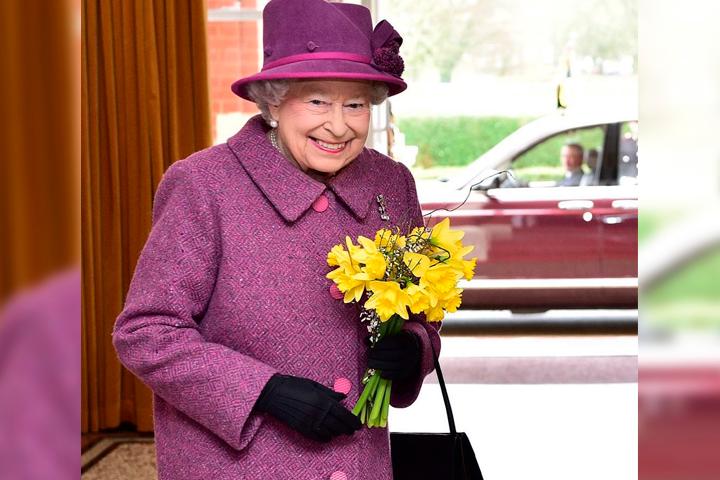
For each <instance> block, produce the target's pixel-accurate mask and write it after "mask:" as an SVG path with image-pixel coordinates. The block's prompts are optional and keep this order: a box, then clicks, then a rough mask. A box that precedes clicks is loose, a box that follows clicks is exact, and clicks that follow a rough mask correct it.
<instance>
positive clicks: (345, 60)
mask: <svg viewBox="0 0 720 480" xmlns="http://www.w3.org/2000/svg"><path fill="white" fill-rule="evenodd" d="M263 28H264V32H263V52H264V61H263V68H262V70H261V71H260V72H259V73H256V74H255V75H251V76H249V77H245V78H241V79H240V80H238V81H236V82H235V83H233V84H232V91H233V92H234V93H235V94H236V95H239V96H240V97H242V98H244V99H246V100H252V99H251V98H250V97H249V96H248V94H247V86H248V84H249V83H251V82H255V81H258V80H276V79H293V78H295V79H301V78H328V79H330V78H333V79H350V80H371V81H378V82H385V84H387V86H388V88H389V92H388V95H395V94H398V93H400V92H402V91H403V90H405V88H407V85H406V84H405V82H404V81H403V80H402V78H400V75H402V72H403V70H404V67H405V65H404V63H403V60H402V57H400V54H399V51H400V45H402V37H401V36H400V35H399V34H398V33H397V32H396V31H395V29H394V28H393V27H392V25H390V23H388V22H387V21H385V20H383V21H381V22H380V23H378V24H377V26H376V27H375V29H374V30H373V28H372V17H371V16H370V10H368V9H367V8H365V7H363V6H361V5H355V4H351V3H330V2H326V1H325V0H271V1H270V2H269V3H268V4H267V5H266V6H265V9H264V10H263Z"/></svg>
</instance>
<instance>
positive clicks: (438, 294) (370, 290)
mask: <svg viewBox="0 0 720 480" xmlns="http://www.w3.org/2000/svg"><path fill="white" fill-rule="evenodd" d="M463 236H464V232H462V231H460V230H451V229H450V221H449V220H448V219H447V218H446V219H444V220H443V221H441V222H440V223H438V224H437V225H435V226H434V227H432V228H426V227H417V228H414V229H413V230H412V231H411V232H410V233H409V234H403V232H401V231H400V230H399V229H395V231H393V230H389V229H382V230H380V231H378V232H377V233H376V234H375V239H374V241H373V240H370V239H369V238H366V237H363V236H360V237H358V239H357V242H358V245H356V244H354V243H353V242H352V240H351V239H350V237H345V245H342V244H340V245H335V246H334V247H333V248H332V250H331V251H330V253H328V257H327V262H328V265H330V266H331V267H337V268H335V269H334V270H333V271H331V272H330V273H328V274H327V278H329V279H331V280H333V281H334V282H335V284H336V285H337V287H338V289H339V290H340V291H341V292H342V293H343V294H344V301H345V303H350V302H358V303H360V302H361V300H362V299H363V298H364V299H365V301H364V303H363V305H362V307H363V308H362V311H361V314H360V320H361V321H362V322H367V323H368V326H367V329H368V332H369V333H370V346H371V347H373V346H374V345H375V344H376V343H377V342H378V341H379V340H380V339H381V338H383V337H384V336H385V335H394V334H396V333H398V332H399V331H400V330H401V329H402V326H403V322H404V321H405V320H407V319H408V318H409V314H408V311H410V312H412V313H415V314H420V313H424V314H425V316H426V319H427V320H428V321H429V322H439V321H441V320H442V319H443V318H444V317H445V312H454V311H456V310H457V309H458V307H459V306H460V302H461V294H462V289H459V288H457V284H458V281H459V280H460V279H461V278H463V277H464V278H465V279H467V280H469V279H471V278H472V277H473V272H474V270H475V262H476V260H477V259H475V258H473V259H470V260H465V259H464V257H465V255H467V254H468V253H470V251H472V249H473V247H472V246H469V247H465V246H463V244H462V242H461V240H462V238H463ZM362 383H363V385H364V386H365V387H364V389H363V392H362V394H361V395H360V398H359V399H358V402H357V404H356V405H355V407H354V408H353V413H354V414H355V415H358V416H359V417H360V420H361V421H362V422H363V423H364V424H366V425H367V426H368V427H385V426H387V416H388V411H389V409H390V389H391V386H392V382H391V381H390V380H387V379H384V378H381V377H380V374H379V373H378V372H377V371H375V370H373V369H368V370H367V372H366V374H365V376H364V378H363V380H362Z"/></svg>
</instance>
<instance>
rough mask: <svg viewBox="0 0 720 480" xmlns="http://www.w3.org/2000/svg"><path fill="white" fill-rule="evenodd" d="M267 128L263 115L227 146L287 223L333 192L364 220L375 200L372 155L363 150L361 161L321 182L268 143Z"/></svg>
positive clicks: (374, 174) (251, 121)
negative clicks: (325, 193)
mask: <svg viewBox="0 0 720 480" xmlns="http://www.w3.org/2000/svg"><path fill="white" fill-rule="evenodd" d="M267 131H268V127H267V126H266V125H265V122H264V120H263V119H262V117H261V116H260V115H257V116H255V117H253V118H251V119H250V120H248V122H247V123H246V124H245V126H244V127H243V128H242V129H241V130H240V131H239V132H238V133H236V134H235V135H234V136H232V137H231V138H229V139H228V142H227V144H228V146H229V147H230V149H231V150H232V152H233V153H234V154H235V156H236V157H237V159H238V160H239V162H240V164H241V165H242V166H243V168H244V169H245V171H246V172H247V173H248V175H249V176H250V178H251V179H252V181H253V182H254V183H255V184H256V185H257V186H258V188H259V189H260V191H262V193H263V195H265V197H266V198H267V199H268V201H269V202H270V203H271V204H272V205H273V207H274V208H275V209H276V210H277V211H278V213H280V215H281V216H282V217H283V218H284V219H285V220H286V221H288V222H295V221H296V220H297V219H299V218H300V217H301V216H302V215H303V214H304V213H305V212H306V211H307V210H308V209H309V208H310V207H311V206H312V204H313V202H314V201H315V200H317V198H318V197H319V196H320V195H322V193H323V192H324V191H325V190H326V188H330V189H331V190H332V191H333V192H335V194H336V195H337V196H338V197H339V198H340V200H341V201H342V202H343V203H344V204H345V205H346V206H347V207H348V208H349V209H350V210H351V211H352V212H353V214H354V215H355V216H356V217H358V218H360V219H364V218H365V216H366V215H367V213H368V210H369V208H370V204H371V202H372V200H373V198H374V195H375V194H374V192H373V191H372V188H371V186H372V185H373V184H374V183H375V182H373V180H374V179H375V180H376V179H377V178H380V177H377V175H378V174H379V173H380V172H379V171H376V170H378V165H377V162H376V160H375V158H374V155H373V154H372V152H371V151H370V150H368V149H366V148H365V149H363V151H362V152H361V153H360V155H359V156H358V158H356V159H355V160H353V161H352V162H351V163H350V164H349V165H347V166H346V167H345V168H343V169H342V170H340V171H339V172H338V173H337V174H336V175H334V176H333V177H331V178H330V179H329V180H328V181H327V184H325V183H322V182H319V181H317V180H315V179H313V178H312V177H310V176H309V175H306V174H305V173H303V172H302V171H301V170H299V169H298V168H296V167H295V166H293V165H292V164H291V163H290V162H288V160H287V159H286V158H285V157H283V156H282V155H281V154H280V152H278V151H277V150H276V149H275V148H274V147H273V146H272V145H271V144H270V141H269V140H268V138H267V136H266V133H267Z"/></svg>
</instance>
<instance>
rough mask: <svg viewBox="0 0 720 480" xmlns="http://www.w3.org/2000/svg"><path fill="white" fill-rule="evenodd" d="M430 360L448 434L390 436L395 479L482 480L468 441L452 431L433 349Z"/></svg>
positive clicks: (451, 415)
mask: <svg viewBox="0 0 720 480" xmlns="http://www.w3.org/2000/svg"><path fill="white" fill-rule="evenodd" d="M430 347H431V348H432V350H433V361H434V362H435V372H436V373H437V378H438V383H440V390H441V391H442V395H443V401H444V402H445V412H446V413H447V418H448V425H449V427H450V433H398V432H391V433H390V454H391V456H392V469H393V479H394V480H483V476H482V473H481V472H480V466H479V465H478V462H477V459H476V458H475V452H473V449H472V445H470V439H469V438H468V436H467V435H466V434H465V433H463V432H459V433H458V432H457V431H456V430H455V418H454V417H453V413H452V408H451V407H450V399H449V398H448V393H447V388H446V387H445V380H444V379H443V375H442V370H440V363H439V362H438V359H437V355H436V354H435V348H433V346H432V342H431V343H430Z"/></svg>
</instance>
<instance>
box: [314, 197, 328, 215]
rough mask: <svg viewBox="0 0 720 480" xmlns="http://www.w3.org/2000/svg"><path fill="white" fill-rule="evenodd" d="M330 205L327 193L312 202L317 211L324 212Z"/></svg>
mask: <svg viewBox="0 0 720 480" xmlns="http://www.w3.org/2000/svg"><path fill="white" fill-rule="evenodd" d="M328 205H330V202H329V201H328V199H327V197H326V196H325V195H320V196H319V197H318V198H317V199H316V200H315V201H314V202H313V204H312V208H313V210H315V211H316V212H324V211H325V210H327V208H328Z"/></svg>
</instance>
